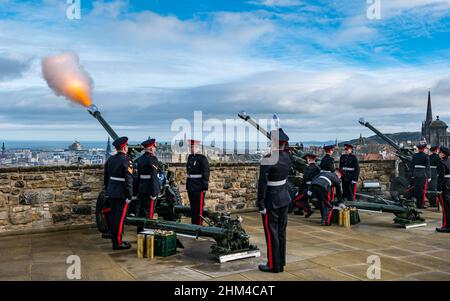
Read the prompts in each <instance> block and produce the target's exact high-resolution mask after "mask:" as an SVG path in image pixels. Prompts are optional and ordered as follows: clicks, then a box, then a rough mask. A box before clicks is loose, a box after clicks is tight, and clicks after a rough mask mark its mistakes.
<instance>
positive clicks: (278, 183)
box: [267, 179, 286, 186]
mask: <svg viewBox="0 0 450 301" xmlns="http://www.w3.org/2000/svg"><path fill="white" fill-rule="evenodd" d="M284 184H286V179H284V180H280V181H267V186H281V185H284Z"/></svg>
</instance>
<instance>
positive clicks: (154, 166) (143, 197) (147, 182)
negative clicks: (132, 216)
mask: <svg viewBox="0 0 450 301" xmlns="http://www.w3.org/2000/svg"><path fill="white" fill-rule="evenodd" d="M141 145H142V146H143V147H144V151H145V152H144V154H142V156H140V157H139V159H138V165H137V166H138V182H139V186H138V199H139V213H138V214H139V217H146V218H150V219H152V218H153V214H154V212H155V206H156V198H157V197H158V195H159V192H160V186H159V178H158V159H157V158H156V157H155V148H156V140H155V139H149V140H145V141H144V142H142V143H141ZM141 230H142V229H141V228H138V232H140V231H141Z"/></svg>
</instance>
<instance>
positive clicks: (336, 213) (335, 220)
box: [331, 209, 339, 225]
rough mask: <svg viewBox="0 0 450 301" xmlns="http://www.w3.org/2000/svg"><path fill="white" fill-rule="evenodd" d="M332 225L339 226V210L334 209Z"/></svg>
mask: <svg viewBox="0 0 450 301" xmlns="http://www.w3.org/2000/svg"><path fill="white" fill-rule="evenodd" d="M331 224H334V225H339V209H333V213H331Z"/></svg>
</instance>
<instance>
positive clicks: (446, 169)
mask: <svg viewBox="0 0 450 301" xmlns="http://www.w3.org/2000/svg"><path fill="white" fill-rule="evenodd" d="M439 156H440V157H441V159H442V161H441V164H442V165H441V168H440V169H439V180H438V190H439V191H440V193H439V201H440V202H441V206H442V227H441V228H436V231H437V232H442V233H450V224H449V222H450V158H449V156H450V148H448V147H445V146H442V147H441V148H440V153H439Z"/></svg>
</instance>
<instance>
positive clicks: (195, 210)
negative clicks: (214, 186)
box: [186, 140, 209, 225]
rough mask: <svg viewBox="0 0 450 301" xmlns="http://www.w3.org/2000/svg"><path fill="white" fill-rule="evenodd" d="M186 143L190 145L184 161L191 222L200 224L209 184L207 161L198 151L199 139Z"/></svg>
mask: <svg viewBox="0 0 450 301" xmlns="http://www.w3.org/2000/svg"><path fill="white" fill-rule="evenodd" d="M188 144H189V145H190V146H191V153H190V154H189V156H188V158H187V163H186V170H187V180H186V190H187V192H188V197H189V203H190V205H191V223H192V224H195V225H201V224H202V222H203V219H202V217H201V216H202V215H203V207H204V205H205V194H206V191H207V190H208V185H209V162H208V159H207V158H206V156H205V155H203V154H201V153H200V141H198V140H188Z"/></svg>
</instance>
